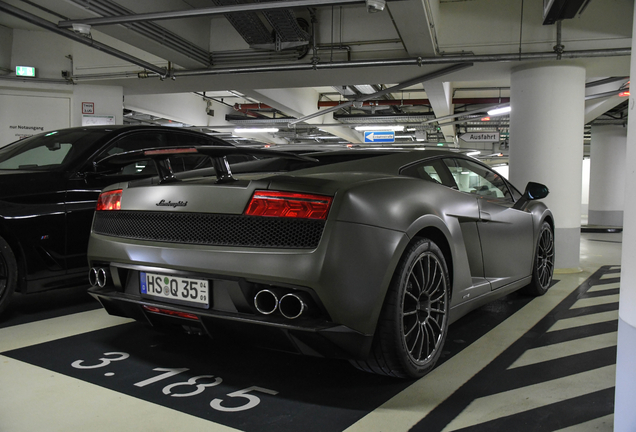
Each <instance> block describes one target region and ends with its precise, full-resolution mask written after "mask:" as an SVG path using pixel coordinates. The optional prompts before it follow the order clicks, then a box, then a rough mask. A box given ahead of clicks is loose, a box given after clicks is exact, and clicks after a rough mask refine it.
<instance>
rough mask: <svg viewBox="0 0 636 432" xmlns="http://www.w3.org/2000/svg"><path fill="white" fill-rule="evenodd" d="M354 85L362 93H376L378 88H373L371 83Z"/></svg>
mask: <svg viewBox="0 0 636 432" xmlns="http://www.w3.org/2000/svg"><path fill="white" fill-rule="evenodd" d="M354 87H355V88H356V89H358V91H359V92H360V93H362V94H373V93H376V90H375V89H374V88H373V86H371V85H369V84H361V85H354Z"/></svg>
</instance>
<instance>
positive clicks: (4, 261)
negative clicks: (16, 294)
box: [0, 237, 18, 313]
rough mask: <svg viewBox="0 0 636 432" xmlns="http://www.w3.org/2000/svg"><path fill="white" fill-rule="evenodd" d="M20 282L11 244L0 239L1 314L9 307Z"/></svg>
mask: <svg viewBox="0 0 636 432" xmlns="http://www.w3.org/2000/svg"><path fill="white" fill-rule="evenodd" d="M17 280H18V265H17V264H16V262H15V256H14V255H13V252H12V251H11V247H10V246H9V244H8V243H7V242H6V241H5V240H4V239H3V238H2V237H0V313H2V311H3V310H4V309H5V308H6V307H7V305H8V304H9V300H10V299H11V296H12V295H13V291H14V290H15V286H16V283H17Z"/></svg>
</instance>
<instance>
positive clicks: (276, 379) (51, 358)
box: [2, 293, 532, 432]
mask: <svg viewBox="0 0 636 432" xmlns="http://www.w3.org/2000/svg"><path fill="white" fill-rule="evenodd" d="M531 299H532V298H531V297H528V296H524V295H522V294H520V293H512V294H510V295H508V296H506V297H503V298H501V299H499V300H497V301H495V302H492V303H490V304H488V305H486V306H484V307H482V308H480V309H478V310H476V311H473V312H471V313H470V314H468V315H467V316H465V317H463V318H462V319H460V320H459V321H457V322H456V323H454V324H453V325H451V327H450V329H449V334H448V338H447V342H446V346H445V347H444V351H443V354H442V358H440V364H441V363H443V362H444V361H446V360H448V359H450V358H452V357H453V356H454V355H456V354H457V353H459V352H460V351H461V350H463V349H464V348H465V347H467V346H468V345H470V344H471V343H472V342H474V341H476V340H477V339H479V338H480V337H481V336H483V335H484V334H485V333H487V332H488V331H489V330H491V329H492V328H493V327H495V326H497V325H498V324H500V323H501V322H503V321H505V320H506V319H507V318H508V317H509V316H511V315H513V314H514V313H515V312H517V311H518V310H519V309H521V308H522V307H523V306H525V305H526V304H527V303H528V302H529V301H530V300H531ZM113 352H115V353H126V354H128V355H129V357H128V358H126V359H123V360H114V359H117V358H121V357H122V355H121V354H110V355H105V353H113ZM2 355H6V356H8V357H12V358H15V359H17V360H21V361H24V362H27V363H30V364H34V365H37V366H40V367H43V368H46V369H49V370H52V371H55V372H58V373H61V374H64V375H68V376H71V377H74V378H78V379H80V380H84V381H88V382H91V383H93V384H96V385H99V386H102V387H106V388H109V389H112V390H115V391H118V392H121V393H125V394H128V395H131V396H134V397H137V398H140V399H143V400H147V401H150V402H152V403H156V404H159V405H162V406H166V407H169V408H172V409H175V410H178V411H183V412H186V413H189V414H192V415H195V416H198V417H201V418H204V419H208V420H211V421H214V422H217V423H221V424H224V425H227V426H230V427H234V428H237V429H240V430H244V431H264V432H267V431H281V432H285V431H297V430H303V431H306V432H311V431H323V432H329V431H342V430H344V429H346V428H347V427H348V426H350V425H352V424H353V423H355V422H356V421H358V420H359V419H361V418H362V417H364V416H365V415H367V414H368V413H369V412H371V411H373V410H375V409H376V408H377V407H378V406H380V405H381V404H383V403H384V402H386V401H387V400H388V399H390V398H391V397H393V396H394V395H396V394H397V393H399V392H400V391H402V390H403V389H405V388H406V387H408V386H409V385H411V383H412V381H405V380H398V379H392V378H385V377H381V376H376V375H372V374H367V373H364V372H360V371H358V370H356V369H354V368H353V367H352V366H351V365H349V364H348V362H346V361H340V360H329V359H318V358H311V357H302V356H294V355H290V354H285V353H276V352H272V351H265V350H258V349H255V348H252V347H247V346H243V345H228V344H227V343H223V344H220V343H217V342H215V341H212V340H210V339H208V338H206V337H196V336H187V335H181V334H166V333H158V332H156V331H154V330H152V329H150V328H147V327H145V326H142V325H140V324H136V323H132V324H125V325H121V326H116V327H112V328H107V329H103V330H99V331H94V332H90V333H85V334H81V335H77V336H73V337H68V338H64V339H59V340H55V341H51V342H47V343H43V344H39V345H34V346H30V347H25V348H21V349H17V350H13V351H10V352H5V353H2ZM100 359H107V360H100ZM77 360H83V362H81V363H80V364H79V366H80V367H81V366H83V367H87V366H95V365H100V364H104V366H102V367H96V368H93V369H78V368H75V367H73V366H72V364H73V363H74V362H76V361H77ZM156 368H187V369H189V370H188V371H184V372H180V373H175V375H174V376H171V377H166V378H164V379H160V380H158V381H156V382H155V383H152V384H148V385H145V386H143V387H139V386H135V383H139V382H143V381H145V380H148V379H150V378H152V377H159V376H161V375H162V374H170V373H171V372H169V371H156V370H154V369H156ZM202 375H214V377H207V378H200V379H198V380H196V382H194V384H193V385H186V384H183V385H180V386H175V387H172V388H168V393H190V392H193V391H196V389H197V385H198V384H210V383H213V382H214V380H215V379H216V378H221V379H222V380H223V382H222V383H220V384H218V385H215V386H212V387H208V388H204V390H203V391H202V392H201V393H200V394H197V395H193V396H190V397H173V396H171V395H170V394H164V389H166V388H167V386H169V385H171V384H174V383H180V382H181V383H183V382H187V381H188V380H189V379H191V378H193V377H197V376H202ZM252 386H257V387H261V388H265V389H269V390H273V391H276V392H278V393H277V394H276V395H270V394H267V393H265V392H262V391H253V392H250V393H249V394H250V395H252V394H253V395H254V396H257V397H258V398H259V399H260V403H259V404H258V405H257V406H256V407H254V408H252V409H249V410H246V411H239V412H220V411H217V410H215V409H213V408H212V407H211V406H210V402H211V401H212V400H214V399H217V398H220V399H222V400H223V403H222V406H226V405H227V406H229V404H230V403H232V402H234V403H235V404H239V405H240V404H245V403H246V402H249V400H248V399H246V398H245V397H234V398H232V397H228V394H230V393H232V392H235V391H240V390H243V389H247V388H250V387H252Z"/></svg>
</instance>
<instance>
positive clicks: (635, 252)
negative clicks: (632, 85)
mask: <svg viewBox="0 0 636 432" xmlns="http://www.w3.org/2000/svg"><path fill="white" fill-rule="evenodd" d="M634 24H636V11H635V13H634ZM632 28H634V27H632ZM634 49H636V39H635V38H633V37H632V51H633V50H634ZM630 75H631V76H636V56H632V59H631V66H630ZM635 104H636V100H635V97H634V96H633V95H632V96H630V97H629V114H630V115H629V118H628V123H627V125H628V131H627V154H626V158H625V164H626V166H627V167H629V169H628V170H626V173H625V183H626V184H628V185H632V184H634V182H635V181H636V171H635V170H634V168H633V167H634V166H636V165H635V164H636V110H635V109H634V105H635ZM635 263H636V200H634V191H633V188H631V187H626V188H625V213H624V218H623V258H622V268H621V294H620V300H619V310H618V315H619V317H618V355H617V359H616V398H615V402H614V431H615V432H633V431H635V430H636V410H635V409H634V400H636V367H634V364H635V361H636V360H634V359H636V265H634V264H635Z"/></svg>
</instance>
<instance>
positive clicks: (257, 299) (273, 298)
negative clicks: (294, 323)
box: [254, 289, 308, 320]
mask: <svg viewBox="0 0 636 432" xmlns="http://www.w3.org/2000/svg"><path fill="white" fill-rule="evenodd" d="M254 307H256V310H257V311H258V312H260V313H262V314H263V315H271V314H273V313H274V312H276V311H277V310H278V311H279V312H280V314H281V315H282V316H284V317H285V318H287V319H290V320H291V319H296V318H298V317H300V316H301V315H303V314H304V313H305V312H306V311H307V310H308V306H307V302H306V300H305V299H304V295H302V294H299V293H289V294H285V295H283V296H280V294H279V293H277V292H276V291H274V290H271V289H264V290H260V291H258V292H257V293H256V295H255V296H254Z"/></svg>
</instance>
